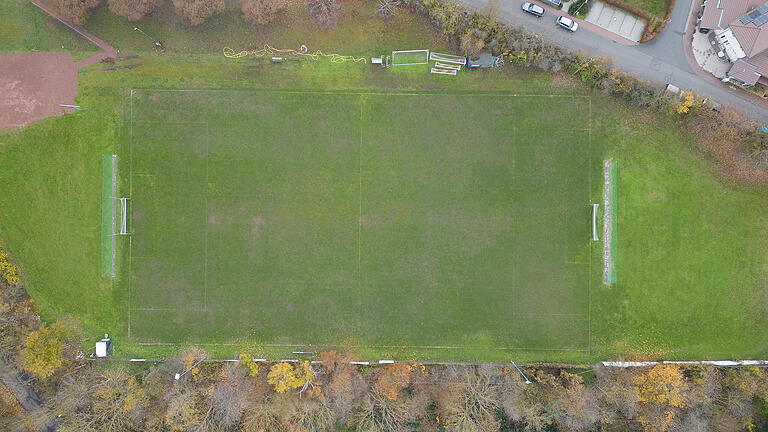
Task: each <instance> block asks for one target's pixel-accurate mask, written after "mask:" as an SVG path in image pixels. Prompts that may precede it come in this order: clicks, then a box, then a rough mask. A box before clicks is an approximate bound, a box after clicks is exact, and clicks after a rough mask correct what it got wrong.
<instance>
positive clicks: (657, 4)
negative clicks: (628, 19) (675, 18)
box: [624, 0, 669, 19]
mask: <svg viewBox="0 0 768 432" xmlns="http://www.w3.org/2000/svg"><path fill="white" fill-rule="evenodd" d="M624 3H626V4H628V5H632V6H634V7H637V8H640V9H642V10H644V11H648V12H650V13H652V14H654V15H656V16H657V17H659V18H660V19H661V18H663V17H664V14H666V13H667V7H668V6H669V0H624Z"/></svg>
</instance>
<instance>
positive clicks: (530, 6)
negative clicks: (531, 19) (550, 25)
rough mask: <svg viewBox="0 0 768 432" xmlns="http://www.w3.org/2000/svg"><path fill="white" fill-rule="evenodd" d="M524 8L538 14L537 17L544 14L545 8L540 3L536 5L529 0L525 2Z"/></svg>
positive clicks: (530, 12)
mask: <svg viewBox="0 0 768 432" xmlns="http://www.w3.org/2000/svg"><path fill="white" fill-rule="evenodd" d="M523 10H524V11H526V12H528V13H529V14H531V15H536V16H537V17H540V16H543V15H544V8H543V7H541V6H539V5H535V4H533V3H528V2H525V3H523Z"/></svg>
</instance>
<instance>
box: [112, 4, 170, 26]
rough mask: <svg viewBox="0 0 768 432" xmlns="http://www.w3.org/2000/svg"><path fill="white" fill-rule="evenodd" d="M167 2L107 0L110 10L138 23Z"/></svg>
mask: <svg viewBox="0 0 768 432" xmlns="http://www.w3.org/2000/svg"><path fill="white" fill-rule="evenodd" d="M164 1H165V0H107V6H109V10H110V11H112V13H114V14H115V15H119V16H121V17H123V18H125V19H127V20H128V21H138V20H140V19H142V18H144V17H146V16H148V15H150V14H151V13H152V12H154V11H156V10H157V9H158V8H160V6H162V5H163V2H164Z"/></svg>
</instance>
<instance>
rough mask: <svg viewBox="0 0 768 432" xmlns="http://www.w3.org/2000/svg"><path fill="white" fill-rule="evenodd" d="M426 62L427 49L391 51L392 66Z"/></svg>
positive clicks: (427, 61)
mask: <svg viewBox="0 0 768 432" xmlns="http://www.w3.org/2000/svg"><path fill="white" fill-rule="evenodd" d="M428 63H429V50H428V49H420V50H405V51H392V66H406V65H425V64H428Z"/></svg>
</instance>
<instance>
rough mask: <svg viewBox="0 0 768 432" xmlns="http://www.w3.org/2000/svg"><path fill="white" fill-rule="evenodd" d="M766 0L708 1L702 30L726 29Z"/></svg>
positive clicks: (703, 16) (702, 16) (701, 24)
mask: <svg viewBox="0 0 768 432" xmlns="http://www.w3.org/2000/svg"><path fill="white" fill-rule="evenodd" d="M764 2H765V0H707V6H706V7H704V13H703V14H702V15H701V23H700V25H699V26H700V27H701V28H708V29H725V28H727V27H728V25H729V24H731V23H732V22H733V21H734V20H738V19H739V17H742V16H744V14H746V13H747V12H749V11H751V10H753V9H755V8H757V7H758V6H760V5H761V4H763V3H764Z"/></svg>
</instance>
